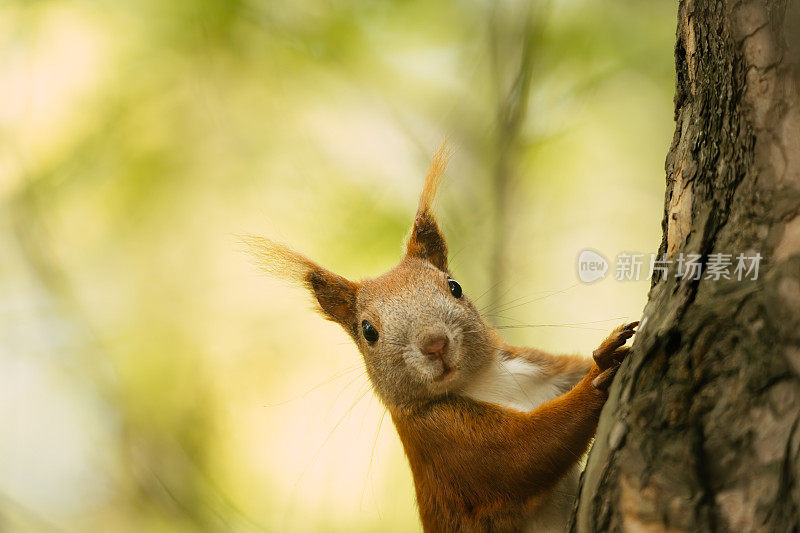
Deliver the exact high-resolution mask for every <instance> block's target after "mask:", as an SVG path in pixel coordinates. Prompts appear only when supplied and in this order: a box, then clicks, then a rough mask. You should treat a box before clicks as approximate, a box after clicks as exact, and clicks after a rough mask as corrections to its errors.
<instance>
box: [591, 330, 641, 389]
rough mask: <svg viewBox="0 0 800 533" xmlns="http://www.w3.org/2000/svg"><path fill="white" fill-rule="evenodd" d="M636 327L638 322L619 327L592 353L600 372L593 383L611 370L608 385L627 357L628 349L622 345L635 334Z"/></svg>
mask: <svg viewBox="0 0 800 533" xmlns="http://www.w3.org/2000/svg"><path fill="white" fill-rule="evenodd" d="M638 325H639V323H638V322H631V323H630V324H623V325H621V326H619V327H618V328H616V329H615V330H614V331H612V332H611V335H609V336H608V337H606V340H604V341H603V342H602V343H601V344H600V346H599V347H598V348H597V349H596V350H595V351H594V352H593V353H592V357H593V358H594V362H595V364H596V365H597V367H598V368H599V369H600V371H601V372H602V373H601V374H600V376H598V377H597V378H595V381H597V380H599V379H600V378H601V377H603V375H604V374H605V371H606V370H612V369H613V372H611V373H610V375H609V376H608V379H607V380H608V382H609V383H610V381H611V379H613V377H614V374H615V373H616V368H617V367H618V366H619V365H620V363H622V361H623V360H625V357H627V355H628V352H629V351H630V348H629V347H628V346H624V344H625V342H626V341H627V340H628V339H630V338H631V337H632V336H633V334H634V333H636V326H638Z"/></svg>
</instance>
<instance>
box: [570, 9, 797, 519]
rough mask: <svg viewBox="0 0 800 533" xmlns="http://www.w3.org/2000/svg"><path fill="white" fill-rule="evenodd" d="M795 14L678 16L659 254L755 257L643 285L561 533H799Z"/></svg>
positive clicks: (696, 12) (692, 12) (703, 12)
mask: <svg viewBox="0 0 800 533" xmlns="http://www.w3.org/2000/svg"><path fill="white" fill-rule="evenodd" d="M797 4H798V1H797V0H776V1H760V0H759V1H752V0H751V1H735V0H719V1H715V0H694V1H692V0H682V1H681V2H680V5H679V12H678V30H677V43H676V47H675V63H676V74H677V76H676V91H675V121H676V127H675V135H674V138H673V141H672V145H671V147H670V149H669V153H668V155H667V161H666V171H667V191H666V197H665V213H664V220H663V224H662V226H663V238H662V242H661V246H660V249H659V255H661V254H666V256H667V258H668V259H671V260H673V261H676V259H678V258H679V257H680V254H682V253H683V254H689V253H693V254H702V255H703V260H704V261H706V260H707V258H708V255H709V254H716V253H723V254H734V257H733V262H734V264H735V261H736V255H737V254H739V253H744V254H747V255H753V254H755V253H756V252H758V253H760V254H761V256H763V259H762V260H761V264H760V271H759V275H758V279H757V280H756V281H746V280H743V281H738V280H737V279H736V278H735V277H734V276H731V277H732V278H733V279H731V280H725V279H721V280H718V281H714V280H713V279H706V275H707V267H708V263H707V261H706V263H705V265H704V272H703V275H702V278H701V279H698V280H692V279H681V278H676V276H675V273H676V272H675V267H676V264H675V262H673V265H672V267H671V269H670V270H669V272H668V273H667V274H665V275H660V276H656V277H655V279H654V281H653V285H652V287H651V291H650V295H649V303H648V304H647V306H646V308H645V310H644V313H643V316H644V317H645V318H646V323H644V324H643V325H642V326H641V328H640V331H639V334H638V335H637V338H636V340H635V343H634V346H633V353H632V355H631V357H629V358H628V360H627V361H626V362H625V364H624V365H623V367H622V369H621V371H620V373H619V374H618V377H617V380H616V382H615V384H614V386H613V387H612V390H611V391H610V398H609V402H608V404H607V407H606V409H605V410H604V412H603V416H602V419H601V421H600V426H599V429H598V434H597V438H596V441H595V444H594V448H593V450H592V451H591V453H590V455H589V459H588V464H587V467H586V471H585V472H584V476H583V479H582V488H581V494H580V497H579V499H578V502H577V504H576V509H575V515H574V519H573V522H572V524H571V529H572V531H578V532H585V531H646V532H657V531H669V532H677V531H770V532H785V531H800V429H799V427H800V102H799V101H798V100H799V98H798V85H800V83H798V51H800V39H798V29H799V28H800V10H799V9H798V5H797ZM731 270H733V269H731Z"/></svg>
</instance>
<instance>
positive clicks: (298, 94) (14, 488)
mask: <svg viewBox="0 0 800 533" xmlns="http://www.w3.org/2000/svg"><path fill="white" fill-rule="evenodd" d="M674 11H675V7H674V5H673V3H672V2H668V1H666V0H663V1H652V0H603V1H600V0H560V1H556V0H553V1H551V2H534V3H531V4H528V3H525V2H499V3H496V2H456V1H443V2H422V1H417V0H404V1H395V2H359V1H355V0H351V1H342V2H335V3H334V2H326V1H319V0H302V1H298V2H292V3H286V2H268V1H267V2H265V1H261V0H225V1H222V0H169V1H163V0H114V1H109V0H105V1H103V0H72V1H68V0H62V1H58V0H38V1H32V0H17V1H9V0H6V2H3V3H2V4H0V141H1V142H0V245H1V246H0V250H2V261H0V305H1V306H2V307H0V424H2V426H0V427H2V428H3V439H2V440H0V529H2V530H9V531H40V530H41V531H45V530H50V529H55V530H62V529H63V530H69V531H90V530H91V531H109V530H113V531H142V530H144V531H208V530H235V531H251V530H253V531H260V530H267V531H272V530H275V531H287V530H288V531H311V530H325V531H337V530H341V531H358V530H381V531H408V530H409V529H414V528H418V525H417V518H416V511H415V508H414V502H413V488H412V484H411V480H410V474H409V472H408V469H407V466H406V464H405V460H404V458H403V455H402V450H401V448H400V446H399V444H398V442H397V439H396V437H395V434H394V430H393V429H392V428H391V422H390V421H389V420H388V417H387V419H386V420H384V419H383V409H382V408H381V407H380V406H379V405H378V402H377V401H376V400H375V399H374V398H372V394H371V392H370V390H369V387H368V384H367V382H366V377H365V376H364V375H363V371H362V369H361V366H360V361H359V358H358V354H357V352H356V350H355V348H354V347H352V346H351V345H350V344H349V343H348V341H347V337H346V335H344V334H343V333H342V332H340V331H338V330H337V329H336V326H334V325H333V324H329V323H326V322H324V321H322V320H320V319H319V318H318V317H316V316H315V315H314V314H313V313H312V312H311V311H309V310H308V305H307V303H308V302H307V299H306V297H305V295H303V294H301V293H300V292H299V291H297V290H295V289H292V288H288V287H283V286H282V285H281V284H280V283H277V282H273V281H272V280H268V279H264V278H263V277H261V276H259V274H258V273H257V272H256V270H255V269H254V268H253V266H252V265H251V264H249V262H248V258H247V257H246V255H245V254H244V253H243V252H242V250H241V247H240V246H239V245H238V244H237V235H238V234H242V233H250V232H252V233H264V234H268V235H270V236H272V237H275V238H279V239H282V240H285V241H287V242H290V243H292V244H293V245H294V246H296V247H298V248H299V249H301V250H303V251H305V252H307V253H308V254H309V255H310V256H312V257H313V258H315V259H317V260H319V261H320V262H321V263H323V264H325V265H328V266H330V267H331V268H333V269H335V270H337V271H338V272H340V273H342V274H344V275H347V276H351V277H356V278H358V277H363V276H365V275H376V274H378V273H380V272H381V271H383V270H385V269H387V268H388V267H390V266H391V265H392V264H393V263H394V262H396V260H397V259H398V257H399V254H400V249H401V243H402V238H403V236H404V235H405V233H406V231H407V230H408V227H409V225H410V223H411V219H412V216H413V211H414V208H415V205H416V195H417V193H418V189H419V187H420V183H421V179H422V175H423V174H424V170H425V167H426V164H427V160H428V158H429V156H430V155H431V154H432V153H433V151H434V150H435V149H436V147H437V146H438V145H439V143H440V141H441V139H442V138H443V137H444V136H445V135H447V136H449V138H450V142H451V144H452V145H453V146H454V147H455V148H456V151H455V155H454V157H453V159H452V163H451V167H450V170H449V171H448V177H447V180H446V181H445V183H444V186H443V188H442V193H441V197H440V199H439V202H438V212H439V213H440V216H441V221H442V223H443V226H444V228H445V231H446V232H447V235H448V238H449V241H450V247H451V252H452V256H453V258H452V263H453V267H454V271H455V272H456V273H457V274H458V276H459V279H460V281H462V285H463V286H464V287H465V290H466V291H467V292H468V293H471V294H472V295H474V296H476V297H477V296H478V295H480V294H481V293H487V292H490V291H493V296H491V298H492V299H493V300H492V301H491V302H490V305H489V307H490V308H489V309H487V313H488V314H489V315H490V319H491V320H492V321H494V322H495V323H497V324H499V325H506V326H519V325H532V327H513V328H509V329H507V330H504V331H506V332H507V333H508V337H509V339H510V340H512V341H514V342H519V343H529V344H536V345H538V346H542V347H543V348H546V349H550V350H553V351H562V352H564V351H584V352H587V351H588V350H591V348H592V347H593V344H595V343H596V342H597V341H598V340H599V339H600V338H601V337H602V336H603V331H604V330H606V329H608V328H609V327H611V326H612V325H614V324H615V322H618V321H620V320H622V318H621V317H628V318H635V317H637V316H638V313H639V312H640V310H641V308H642V304H643V303H644V301H645V295H646V290H647V282H646V281H642V282H637V283H634V282H627V283H622V282H615V281H613V280H605V281H603V282H602V283H598V284H595V285H591V286H585V285H579V284H578V283H576V277H575V274H574V261H575V257H576V256H577V253H578V252H579V251H580V250H581V249H582V248H584V247H593V248H595V249H598V250H601V251H603V252H604V253H606V255H607V256H609V257H611V258H613V256H614V255H615V254H616V253H618V252H621V251H640V252H643V253H649V252H652V251H655V249H656V248H657V245H658V242H659V235H660V227H659V226H660V220H661V213H662V199H663V170H662V168H663V158H664V154H665V153H666V149H667V146H668V143H669V139H670V136H671V132H672V121H671V113H672V104H671V97H672V86H673V83H672V48H673V41H674V18H675V14H674ZM526 42H528V43H530V50H529V52H530V53H529V55H527V56H525V57H524V58H523V49H524V43H526ZM520 69H528V72H527V74H528V75H529V85H526V87H527V89H526V90H525V91H524V92H523V93H522V94H517V96H518V97H522V98H523V99H524V101H525V105H524V106H523V107H522V108H517V112H519V117H518V118H519V127H518V131H517V132H516V133H515V135H514V136H513V137H512V138H510V139H511V140H510V141H509V140H508V139H509V137H504V136H503V134H502V123H503V122H502V119H503V113H504V111H503V109H506V108H504V102H506V103H507V99H508V98H509V97H510V95H513V94H514V90H515V87H519V85H518V76H519V72H520ZM515 84H517V85H515ZM498 162H501V163H502V165H501V166H502V168H504V169H506V170H505V171H504V172H507V174H506V175H505V176H506V177H505V179H507V183H506V184H505V185H504V187H506V189H505V191H506V192H505V193H504V194H501V195H498V194H497V190H496V189H497V186H498V185H497V179H496V178H497V175H498V174H497V168H498ZM493 198H494V199H497V201H494V200H492V199H493ZM498 240H502V242H501V243H499V244H502V246H498ZM497 250H501V251H502V253H501V254H500V259H501V262H502V264H501V267H502V268H500V269H499V270H497V271H494V270H493V269H492V268H491V265H492V262H493V261H494V260H495V258H496V257H498V254H497ZM481 298H484V297H481ZM481 298H478V303H479V304H481V305H487V300H486V299H484V300H483V301H482V300H481ZM586 322H593V324H590V325H580V323H586ZM546 325H550V326H549V327H544V326H546ZM556 325H561V326H556ZM312 388H313V390H311V391H309V392H305V391H308V389H312ZM304 392H305V393H304ZM381 421H383V424H382V425H381Z"/></svg>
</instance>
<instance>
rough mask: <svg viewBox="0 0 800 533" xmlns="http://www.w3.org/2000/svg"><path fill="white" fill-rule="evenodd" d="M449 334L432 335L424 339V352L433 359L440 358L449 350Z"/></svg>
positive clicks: (422, 345)
mask: <svg viewBox="0 0 800 533" xmlns="http://www.w3.org/2000/svg"><path fill="white" fill-rule="evenodd" d="M447 343H448V340H447V336H446V335H443V334H439V335H432V336H430V337H427V338H426V339H425V340H423V341H422V343H421V344H420V346H421V347H422V353H424V354H425V355H427V356H428V357H429V358H431V359H440V358H441V357H442V356H443V355H444V352H445V350H447Z"/></svg>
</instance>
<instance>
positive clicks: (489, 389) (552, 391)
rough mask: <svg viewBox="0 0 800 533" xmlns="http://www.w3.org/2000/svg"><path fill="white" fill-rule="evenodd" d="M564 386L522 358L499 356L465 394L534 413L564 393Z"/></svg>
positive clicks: (540, 368) (476, 378)
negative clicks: (562, 387)
mask: <svg viewBox="0 0 800 533" xmlns="http://www.w3.org/2000/svg"><path fill="white" fill-rule="evenodd" d="M561 385H562V383H561V382H560V380H559V379H558V378H557V377H554V376H552V375H547V374H546V373H545V371H544V368H543V367H542V366H540V365H538V364H536V363H534V362H532V361H528V360H527V359H524V358H522V357H514V358H509V357H507V356H505V355H504V354H502V353H498V354H497V355H496V356H495V358H494V360H493V361H492V363H491V364H490V365H488V366H487V368H485V369H484V370H483V371H482V372H481V373H480V374H479V375H478V376H476V377H475V379H473V380H472V381H471V383H470V384H469V385H467V386H466V387H464V389H463V390H462V391H461V394H463V395H464V396H467V397H469V398H472V399H473V400H478V401H482V402H487V403H494V404H498V405H503V406H505V407H511V408H513V409H519V410H520V411H530V410H532V409H535V408H536V407H538V406H539V405H541V404H543V403H544V402H546V401H548V400H552V399H553V398H555V397H556V396H558V395H559V394H560V392H561V389H560V386H561Z"/></svg>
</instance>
